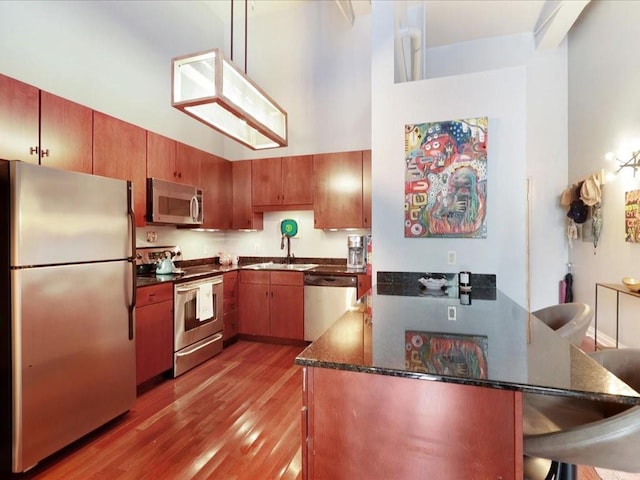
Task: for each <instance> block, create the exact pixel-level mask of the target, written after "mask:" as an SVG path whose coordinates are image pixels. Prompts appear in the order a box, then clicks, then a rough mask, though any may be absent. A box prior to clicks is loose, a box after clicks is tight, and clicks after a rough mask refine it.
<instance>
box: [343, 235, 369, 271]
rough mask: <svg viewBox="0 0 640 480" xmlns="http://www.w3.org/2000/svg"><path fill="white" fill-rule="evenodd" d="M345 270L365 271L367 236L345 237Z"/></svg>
mask: <svg viewBox="0 0 640 480" xmlns="http://www.w3.org/2000/svg"><path fill="white" fill-rule="evenodd" d="M347 268H350V269H354V270H365V269H366V268H367V236H366V235H349V236H347Z"/></svg>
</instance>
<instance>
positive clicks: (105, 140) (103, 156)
mask: <svg viewBox="0 0 640 480" xmlns="http://www.w3.org/2000/svg"><path fill="white" fill-rule="evenodd" d="M146 133H147V132H146V131H145V130H143V129H142V128H140V127H136V126H135V125H132V124H130V123H127V122H123V121H122V120H118V119H117V118H114V117H110V116H109V115H105V114H104V113H100V112H93V173H94V174H96V175H102V176H103V177H111V178H119V179H121V180H131V181H132V182H133V192H134V211H135V214H136V226H139V227H141V226H144V225H145V223H146V222H145V212H146V198H147V192H146V171H147V169H146V163H147V134H146Z"/></svg>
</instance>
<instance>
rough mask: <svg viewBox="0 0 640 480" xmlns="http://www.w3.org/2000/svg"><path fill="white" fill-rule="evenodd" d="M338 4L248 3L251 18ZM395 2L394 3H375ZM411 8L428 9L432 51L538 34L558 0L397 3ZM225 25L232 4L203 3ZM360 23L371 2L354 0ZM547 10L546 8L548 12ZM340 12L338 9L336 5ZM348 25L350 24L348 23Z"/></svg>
mask: <svg viewBox="0 0 640 480" xmlns="http://www.w3.org/2000/svg"><path fill="white" fill-rule="evenodd" d="M317 1H323V2H331V3H336V2H335V0H248V3H247V7H248V9H249V15H261V14H266V13H275V12H278V11H282V10H284V9H288V8H293V7H295V6H296V5H297V4H300V3H305V2H317ZM373 1H374V2H375V1H391V0H373ZM395 1H396V3H398V4H402V3H404V4H406V5H408V6H415V5H424V8H425V17H426V30H427V45H428V46H429V47H435V46H442V45H450V44H455V43H459V42H466V41H472V40H478V39H481V38H488V37H497V36H504V35H514V34H519V33H527V32H534V31H535V30H536V26H537V25H538V24H539V19H541V18H543V14H544V15H549V14H550V13H551V11H552V9H553V7H555V6H557V5H558V4H560V3H561V2H560V1H558V0H426V1H424V2H422V1H421V0H405V1H404V2H402V1H399V0H395ZM202 2H203V3H204V4H205V5H206V6H207V7H209V8H210V9H211V10H212V11H213V12H214V14H215V15H216V16H218V17H219V18H220V19H221V21H223V22H228V21H229V19H230V15H231V0H202ZM351 4H352V6H353V10H354V13H355V18H356V20H355V21H356V22H357V21H358V17H359V16H362V15H367V14H369V13H370V12H371V0H351ZM234 5H235V6H234V10H235V15H237V16H242V15H243V14H244V7H245V2H244V0H235V3H234ZM545 7H546V8H545ZM336 8H338V6H337V4H336ZM345 21H347V20H346V19H345Z"/></svg>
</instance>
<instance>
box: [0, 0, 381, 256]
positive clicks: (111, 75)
mask: <svg viewBox="0 0 640 480" xmlns="http://www.w3.org/2000/svg"><path fill="white" fill-rule="evenodd" d="M236 10H242V9H240V8H237V9H236ZM236 13H238V14H239V13H240V12H236ZM249 15H250V17H249V31H248V37H249V38H248V45H249V51H248V55H247V70H248V73H249V76H250V77H251V78H252V79H253V80H254V81H256V82H257V83H258V84H259V85H260V86H261V87H262V88H263V89H264V90H265V91H266V92H268V93H269V94H270V95H271V96H272V97H273V98H274V99H276V100H277V101H278V102H279V103H280V104H281V105H282V106H283V107H284V108H285V109H286V110H287V111H288V113H289V136H290V146H289V147H288V148H285V149H276V150H269V151H266V152H265V151H263V152H259V153H252V152H251V151H250V150H249V149H246V148H244V147H240V146H238V144H235V143H234V142H229V141H223V137H222V136H221V135H219V134H218V133H216V132H214V131H212V130H211V129H209V128H207V127H205V126H203V125H202V124H200V123H199V122H197V121H195V120H193V119H192V118H190V117H188V116H186V115H184V114H183V113H181V112H179V111H177V110H176V109H174V108H172V107H171V92H170V84H171V77H170V60H171V58H172V57H175V56H179V55H184V54H188V53H192V52H196V51H201V50H206V49H210V48H214V47H223V46H224V47H228V44H229V30H228V25H226V24H224V23H223V22H220V20H219V19H217V18H216V17H215V16H214V15H213V13H212V12H211V11H210V10H209V9H208V8H207V7H205V6H204V5H203V4H202V3H201V2H198V1H188V2H185V1H127V2H111V1H106V2H105V1H97V0H91V1H74V2H59V1H55V2H51V1H46V2H39V1H29V2H23V1H16V2H14V1H2V2H0V45H1V46H2V47H1V48H0V73H3V74H5V75H8V76H10V77H13V78H17V79H19V80H22V81H24V82H26V83H29V84H32V85H35V86H37V87H39V88H42V89H44V90H47V91H50V92H52V93H54V94H57V95H60V96H62V97H65V98H68V99H70V100H73V101H76V102H78V103H81V104H84V105H87V106H89V107H91V108H93V109H95V110H99V111H102V112H105V113H107V114H110V115H113V116H115V117H118V118H121V119H123V120H125V121H128V122H130V123H133V124H136V125H139V126H141V127H143V128H145V129H148V130H151V131H154V132H157V133H160V134H164V135H166V136H169V137H171V138H175V139H177V140H179V141H182V142H184V143H187V144H189V145H193V146H195V147H198V148H201V149H203V150H205V151H209V152H211V153H216V154H218V155H221V156H223V157H225V158H228V159H241V158H262V157H272V156H281V155H295V154H307V153H322V152H333V151H346V150H362V149H368V148H370V146H371V143H370V139H371V132H370V118H371V113H370V112H371V102H370V98H371V79H370V72H371V69H370V64H371V59H370V51H371V49H370V17H369V15H360V16H358V19H357V21H356V23H355V25H354V26H353V27H351V26H350V25H349V23H348V22H347V21H346V20H345V19H344V17H343V16H342V14H341V13H340V12H339V10H338V8H337V7H336V5H335V4H334V3H333V2H315V1H314V2H301V3H299V4H296V5H295V6H293V7H292V8H290V9H284V10H280V11H278V12H275V13H273V14H271V13H268V14H264V15H262V14H261V4H260V2H257V3H256V4H255V5H254V6H253V7H252V11H250V13H249ZM236 27H238V25H236ZM235 35H236V40H239V39H241V38H242V36H243V31H239V32H238V31H236V32H235ZM242 51H243V47H242V43H241V42H240V43H239V46H238V43H236V46H235V54H234V57H235V59H236V63H238V64H239V65H240V66H241V67H242V66H243V65H244V62H243V58H242ZM239 52H240V53H239ZM228 53H229V52H228V51H227V54H228ZM304 215H305V216H306V215H308V212H306V213H305V214H304ZM307 221H308V219H307ZM269 225H270V223H268V222H265V232H256V233H239V234H235V233H232V234H229V235H228V236H225V235H224V234H220V233H217V234H211V233H206V232H191V231H184V230H175V229H172V228H168V227H160V228H156V227H149V228H146V229H140V231H139V232H138V244H139V245H141V246H142V245H146V231H148V230H157V231H158V232H159V233H160V239H159V241H158V244H160V243H162V244H174V243H177V244H180V245H181V246H182V247H183V251H184V253H185V258H198V257H200V256H209V255H208V253H205V250H206V251H207V252H212V251H213V252H214V254H215V253H217V251H219V250H222V249H234V250H236V252H237V253H238V254H239V255H254V254H255V248H254V247H255V245H256V244H258V245H259V251H260V253H261V254H263V255H279V254H280V253H281V252H280V251H279V237H277V236H276V234H277V231H276V232H270V230H269V228H270V227H269ZM346 235H347V234H346V233H345V232H339V233H335V234H334V233H330V232H328V233H325V232H323V231H320V230H319V231H314V232H309V233H308V234H305V236H304V237H302V238H301V239H300V240H299V241H296V240H294V243H296V242H297V243H298V245H296V246H295V247H294V252H295V253H296V255H299V256H302V255H303V254H305V253H309V254H311V253H314V254H313V255H309V256H321V257H323V256H324V257H345V256H346V253H345V244H346ZM271 237H274V238H273V240H274V241H273V242H271ZM234 243H237V245H234ZM276 244H277V245H276ZM276 246H277V248H276Z"/></svg>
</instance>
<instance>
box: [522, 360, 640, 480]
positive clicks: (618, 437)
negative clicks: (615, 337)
mask: <svg viewBox="0 0 640 480" xmlns="http://www.w3.org/2000/svg"><path fill="white" fill-rule="evenodd" d="M589 356H590V357H592V358H593V359H594V360H595V361H597V362H598V363H600V364H601V365H602V366H603V367H604V368H606V369H607V370H609V371H610V372H612V373H613V374H614V375H616V376H617V377H618V378H620V379H621V380H622V381H623V382H625V383H626V384H627V385H629V386H630V387H631V388H633V389H634V390H636V391H640V349H630V348H628V349H621V350H604V351H599V352H595V353H592V354H589ZM524 402H525V405H524V415H523V416H524V434H525V437H524V453H525V455H526V457H528V458H525V462H524V463H525V478H526V479H528V480H538V479H543V478H546V479H551V478H554V475H555V478H556V480H565V479H567V480H568V479H575V478H576V476H577V475H576V468H575V465H590V466H593V467H600V468H606V469H610V470H618V471H625V472H640V451H639V450H638V445H640V406H633V405H623V404H613V403H608V402H599V401H592V400H579V399H574V398H565V397H552V396H544V395H530V394H527V395H525V399H524ZM535 457H538V458H535ZM539 459H549V460H553V462H549V460H547V462H549V463H551V465H550V470H549V471H548V472H547V473H546V476H542V475H543V474H544V467H542V468H539V469H538V470H536V469H535V466H536V465H538V466H540V464H541V463H542V461H541V460H539Z"/></svg>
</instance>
